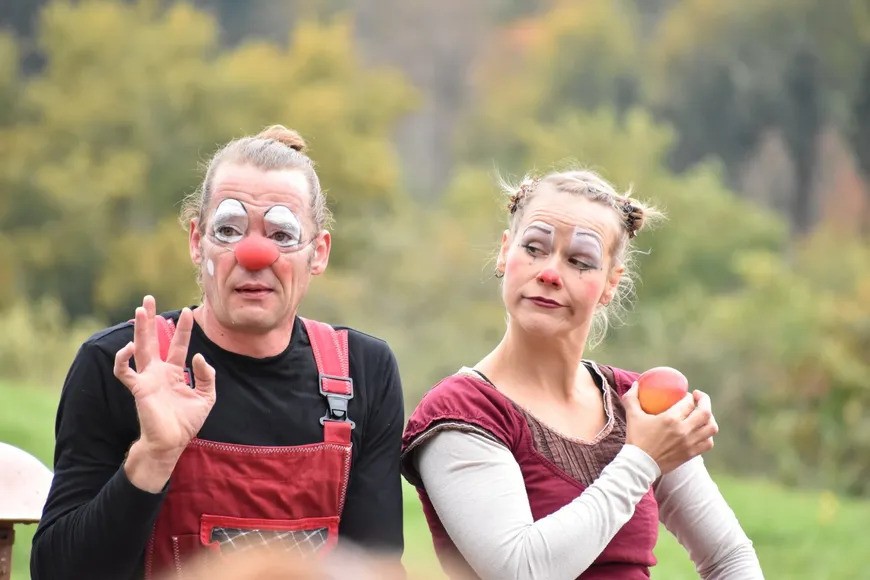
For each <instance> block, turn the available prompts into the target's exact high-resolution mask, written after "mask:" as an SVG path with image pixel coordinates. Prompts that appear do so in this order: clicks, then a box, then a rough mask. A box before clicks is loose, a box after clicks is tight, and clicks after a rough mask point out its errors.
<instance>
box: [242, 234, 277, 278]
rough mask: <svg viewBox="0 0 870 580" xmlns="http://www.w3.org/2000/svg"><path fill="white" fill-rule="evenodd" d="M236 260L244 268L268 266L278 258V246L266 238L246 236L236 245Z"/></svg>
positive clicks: (256, 268) (251, 268)
mask: <svg viewBox="0 0 870 580" xmlns="http://www.w3.org/2000/svg"><path fill="white" fill-rule="evenodd" d="M235 253H236V261H237V262H238V263H239V265H240V266H241V267H242V268H244V269H245V270H250V271H252V272H255V271H257V270H262V269H263V268H268V267H269V266H271V265H272V264H274V263H275V260H277V259H278V248H277V247H276V246H275V244H273V243H272V242H270V241H269V240H267V239H266V238H261V237H259V236H256V237H247V238H245V239H244V240H242V241H241V242H239V245H238V246H236V252H235Z"/></svg>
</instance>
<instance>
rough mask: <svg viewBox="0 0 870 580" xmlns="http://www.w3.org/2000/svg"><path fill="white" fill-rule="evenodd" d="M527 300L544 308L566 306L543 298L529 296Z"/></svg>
mask: <svg viewBox="0 0 870 580" xmlns="http://www.w3.org/2000/svg"><path fill="white" fill-rule="evenodd" d="M526 300H531V301H532V302H534V303H535V304H537V305H538V306H542V307H544V308H562V307H563V306H564V304H560V303H559V302H556V301H555V300H553V299H551V298H544V297H543V296H527V297H526Z"/></svg>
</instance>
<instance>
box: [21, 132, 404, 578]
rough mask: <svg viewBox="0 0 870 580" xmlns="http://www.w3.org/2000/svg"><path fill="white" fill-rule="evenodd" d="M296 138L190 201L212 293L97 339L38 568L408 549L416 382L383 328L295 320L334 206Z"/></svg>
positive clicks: (217, 171)
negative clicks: (410, 423)
mask: <svg viewBox="0 0 870 580" xmlns="http://www.w3.org/2000/svg"><path fill="white" fill-rule="evenodd" d="M304 149H305V144H304V142H303V140H302V138H301V137H300V136H299V135H298V134H297V133H296V132H294V131H291V130H288V129H286V128H284V127H281V126H273V127H269V128H267V129H266V130H264V131H263V132H262V133H260V134H258V135H256V136H252V137H244V138H241V139H237V140H234V141H231V142H229V143H228V144H226V145H225V146H224V147H223V148H221V149H220V150H219V151H218V152H217V153H216V154H215V155H214V157H213V158H212V159H211V161H210V163H209V165H208V168H207V170H206V173H205V177H204V179H203V182H202V185H201V187H200V188H199V189H198V191H197V192H196V193H195V194H194V195H193V196H191V197H190V198H189V199H187V200H186V204H185V207H184V210H183V214H182V220H183V222H184V223H185V225H186V226H188V229H189V248H190V257H191V259H192V261H193V263H194V264H195V265H196V268H197V272H198V278H199V282H200V286H201V288H202V303H201V304H199V305H197V306H194V307H191V308H182V309H181V310H176V311H171V312H165V313H163V314H158V312H157V307H156V305H155V302H154V299H153V298H152V297H150V296H146V297H145V298H144V300H143V303H142V306H141V307H139V308H137V309H136V312H135V317H134V319H133V320H131V321H130V322H127V323H123V324H119V325H117V326H114V327H112V328H109V329H106V330H103V331H101V332H99V333H97V334H95V335H94V336H92V337H91V338H90V339H89V340H87V341H86V342H85V343H84V344H83V346H82V347H81V349H80V351H79V353H78V354H77V356H76V358H75V360H74V361H73V364H72V367H71V368H70V371H69V374H68V376H67V379H66V382H65V384H64V388H63V393H62V396H61V401H60V405H59V409H58V413H57V421H56V449H55V465H54V467H55V476H54V481H53V483H52V487H51V491H50V493H49V496H48V500H47V502H46V505H45V509H44V512H43V518H42V520H41V522H40V525H39V528H38V529H37V532H36V535H35V537H34V541H33V550H32V556H31V573H32V577H33V578H34V579H43V578H50V579H52V580H55V579H63V578H113V579H121V578H141V577H143V576H144V577H145V578H152V577H158V576H159V577H163V575H164V574H165V573H168V572H173V573H175V572H177V573H178V574H179V575H181V574H183V572H184V568H185V564H186V562H189V561H190V559H191V558H192V557H194V556H198V555H201V554H204V553H215V554H216V553H221V552H226V551H228V550H234V549H235V550H237V549H240V548H246V547H251V546H256V545H262V544H269V545H270V546H276V547H278V548H279V549H286V550H288V551H290V552H292V553H294V554H300V553H301V554H306V555H307V554H311V553H316V555H318V556H320V555H323V554H326V553H328V552H329V551H330V550H331V549H332V548H333V547H335V546H336V543H337V542H339V541H342V542H343V541H345V540H348V541H349V542H350V543H351V544H353V545H354V546H356V547H363V548H368V549H372V550H377V551H379V552H382V553H384V554H387V555H388V557H389V558H392V559H393V560H394V561H395V562H396V564H397V565H400V564H398V562H399V558H400V556H401V552H402V542H403V539H402V497H401V480H400V475H399V450H400V444H401V429H402V424H403V401H402V389H401V383H400V378H399V372H398V369H397V365H396V360H395V358H394V356H393V353H392V351H391V349H390V348H389V346H388V345H387V344H386V343H385V342H384V341H382V340H379V339H377V338H374V337H372V336H369V335H367V334H364V333H362V332H359V331H356V330H353V329H350V328H347V327H332V326H329V325H327V324H324V323H321V322H317V321H314V320H308V319H304V318H302V317H300V316H298V314H297V312H298V309H299V305H300V302H301V301H302V300H303V298H304V296H305V294H306V292H307V290H308V284H309V281H310V279H311V277H312V276H317V275H320V274H322V273H323V272H324V271H325V269H326V266H327V262H328V260H329V250H330V245H331V237H330V234H329V231H328V230H327V227H328V226H329V222H330V212H329V210H328V208H327V206H326V201H325V196H324V193H323V191H322V190H321V188H320V183H319V180H318V177H317V174H316V172H315V170H314V164H313V162H312V161H311V159H310V158H309V157H308V156H307V155H306V154H305V152H304Z"/></svg>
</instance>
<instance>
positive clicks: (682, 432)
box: [622, 383, 719, 474]
mask: <svg viewBox="0 0 870 580" xmlns="http://www.w3.org/2000/svg"><path fill="white" fill-rule="evenodd" d="M622 405H623V406H624V407H625V414H626V421H627V427H626V430H627V433H626V443H629V444H631V445H636V446H637V447H640V448H641V449H643V450H644V451H645V452H646V453H647V454H648V455H649V456H650V457H652V458H653V460H655V462H656V463H657V464H658V466H659V469H660V470H661V472H662V474H665V473H668V472H669V471H672V470H673V469H675V468H677V467H679V466H680V465H682V464H683V463H685V462H686V461H688V460H689V459H691V458H693V457H695V456H697V455H701V454H702V453H704V452H706V451H709V450H710V449H712V448H713V436H714V435H716V433H718V432H719V426H718V425H717V424H716V419H715V418H714V417H713V410H712V405H711V402H710V397H709V396H708V395H707V394H706V393H703V392H702V391H698V390H695V391H693V392H692V393H691V394H686V396H685V397H683V398H682V399H681V400H679V401H677V402H676V403H675V404H674V405H673V406H672V407H671V408H670V409H668V410H666V411H663V412H662V413H659V414H658V415H649V414H647V413H645V412H644V411H643V409H641V407H640V402H639V401H638V400H637V383H635V384H633V385H632V387H631V389H629V391H628V392H627V393H626V394H625V395H624V396H623V397H622Z"/></svg>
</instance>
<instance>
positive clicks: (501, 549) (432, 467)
mask: <svg viewBox="0 0 870 580" xmlns="http://www.w3.org/2000/svg"><path fill="white" fill-rule="evenodd" d="M506 189H507V192H508V194H509V195H510V203H509V205H508V208H509V226H508V229H507V230H506V231H505V232H504V234H503V236H502V241H501V248H500V251H499V254H498V260H497V265H496V276H497V277H499V278H502V286H501V294H502V300H503V302H504V305H505V309H506V311H507V330H506V332H505V334H504V337H503V338H502V340H501V342H500V343H499V344H498V345H497V346H496V347H495V349H494V350H493V351H492V352H490V353H489V354H488V355H487V356H485V357H484V358H483V360H481V361H480V362H478V363H477V364H475V365H474V366H473V367H463V368H462V369H460V370H459V371H458V372H457V373H456V374H454V375H452V376H449V377H447V378H445V379H443V380H442V381H441V382H440V383H439V384H438V385H436V386H435V387H434V388H433V389H432V390H430V391H429V392H428V393H427V394H426V395H425V396H424V398H423V400H422V401H421V402H420V404H419V405H418V407H417V409H416V410H415V411H414V413H413V415H412V416H411V417H410V419H409V421H408V425H407V427H406V429H405V435H404V440H403V454H402V469H403V474H404V475H405V477H406V478H407V479H408V481H410V482H411V483H412V484H413V485H414V486H416V487H417V490H418V492H419V495H420V499H421V501H422V503H423V509H424V512H425V514H426V518H427V521H428V523H429V527H430V530H431V531H432V535H433V540H434V544H435V549H436V551H437V553H438V556H439V559H440V560H441V563H442V566H443V567H444V569H445V571H446V572H448V574H450V576H451V577H458V578H474V577H481V578H487V579H489V578H547V579H556V578H578V577H579V578H584V579H586V578H590V579H595V578H620V579H633V578H636V579H644V578H648V577H649V574H650V567H651V566H653V565H654V564H655V562H656V560H655V557H654V556H653V548H654V547H655V545H656V538H657V533H658V526H659V521H661V522H663V523H664V524H665V526H666V527H667V528H668V529H669V530H670V531H671V532H672V533H674V535H675V536H676V537H677V539H678V540H679V541H680V542H681V543H682V544H683V546H685V548H686V549H687V550H688V552H689V555H690V557H691V558H692V560H693V561H694V563H695V566H696V568H697V570H698V573H699V574H700V575H701V576H702V577H703V578H718V579H721V578H730V579H738V578H739V579H741V580H746V579H755V578H761V577H762V573H761V569H760V566H759V563H758V558H757V556H756V554H755V551H754V549H753V546H752V543H751V541H750V540H749V539H748V538H747V536H746V534H745V533H744V532H743V530H742V529H741V526H740V524H739V523H738V521H737V520H736V518H735V516H734V513H733V512H732V511H731V509H730V508H729V507H728V505H727V504H726V502H725V500H724V499H723V498H722V495H721V494H720V493H719V491H718V489H717V487H716V485H715V484H714V483H713V481H712V480H711V479H710V476H709V475H708V473H707V471H706V468H705V467H704V463H703V461H702V458H701V454H702V453H704V452H705V451H707V450H709V449H710V448H711V447H712V446H713V442H712V437H713V435H715V434H716V433H717V431H718V427H717V425H716V422H715V420H714V418H713V415H712V412H711V406H710V399H709V397H708V396H707V395H706V394H704V393H702V392H701V391H694V392H693V393H690V394H687V395H686V396H685V397H684V398H683V399H682V400H681V401H679V402H678V403H676V404H675V405H674V406H673V407H672V408H671V409H669V410H667V411H665V412H663V413H661V414H659V415H648V414H646V413H644V411H643V410H642V409H641V408H640V405H639V403H638V398H637V392H636V391H637V387H636V385H634V382H635V379H636V378H637V376H638V375H637V373H634V372H630V371H627V370H622V369H619V368H616V367H610V366H607V365H603V364H598V363H596V362H594V361H592V360H587V359H586V358H584V356H583V352H584V348H585V347H586V345H587V343H588V342H590V341H595V340H600V338H601V336H602V334H603V332H604V330H606V327H607V315H608V311H609V309H610V308H613V307H614V305H615V304H616V303H618V300H619V298H620V293H621V291H623V290H624V288H625V286H626V285H627V283H628V281H629V280H630V272H629V270H630V266H631V261H630V259H629V258H630V257H631V242H632V240H633V238H634V237H635V235H636V234H637V232H638V231H639V230H640V229H641V228H642V227H643V225H644V224H645V223H646V222H649V221H652V220H654V219H655V218H657V217H660V214H659V213H658V212H656V211H655V210H654V209H652V208H647V207H644V205H643V204H641V203H640V202H638V201H636V200H634V199H632V198H630V197H629V196H627V195H621V194H618V193H617V192H616V191H615V190H614V188H613V187H612V186H611V185H610V184H609V183H607V182H606V181H604V180H603V179H601V178H600V177H599V176H598V175H596V174H594V173H592V172H589V171H567V172H561V173H551V174H549V175H546V176H544V177H543V178H527V179H525V180H524V181H523V182H522V183H521V184H520V185H519V186H518V187H511V186H506Z"/></svg>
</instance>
